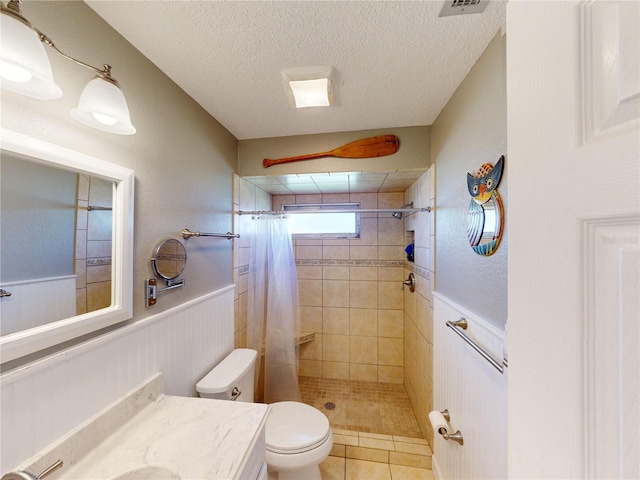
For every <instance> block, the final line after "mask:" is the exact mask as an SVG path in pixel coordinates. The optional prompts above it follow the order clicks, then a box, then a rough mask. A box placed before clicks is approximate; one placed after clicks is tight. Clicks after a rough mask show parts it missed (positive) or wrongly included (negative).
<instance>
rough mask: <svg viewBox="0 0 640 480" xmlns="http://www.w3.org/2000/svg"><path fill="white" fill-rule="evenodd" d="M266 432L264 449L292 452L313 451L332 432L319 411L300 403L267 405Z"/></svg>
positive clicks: (285, 452) (276, 451) (325, 418)
mask: <svg viewBox="0 0 640 480" xmlns="http://www.w3.org/2000/svg"><path fill="white" fill-rule="evenodd" d="M270 407H271V413H270V414H269V418H268V419H267V426H266V429H265V430H266V431H265V437H266V438H265V440H266V448H267V450H270V451H271V452H274V453H282V454H292V453H301V452H306V451H309V450H312V449H313V448H315V447H316V446H318V445H320V444H322V443H323V442H325V441H326V439H327V438H328V437H329V435H330V434H331V428H330V426H329V420H328V419H327V417H326V416H325V414H324V413H322V412H321V411H320V410H318V409H316V408H313V407H312V406H310V405H306V404H304V403H300V402H277V403H272V404H270Z"/></svg>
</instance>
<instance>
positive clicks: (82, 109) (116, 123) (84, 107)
mask: <svg viewBox="0 0 640 480" xmlns="http://www.w3.org/2000/svg"><path fill="white" fill-rule="evenodd" d="M71 116H72V117H73V118H75V119H76V120H78V121H79V122H82V123H84V124H85V125H89V126H90V127H93V128H97V129H99V130H104V131H105V132H110V133H117V134H120V135H132V134H134V133H136V129H135V127H134V126H133V125H132V124H131V119H130V118H129V107H128V106H127V101H126V100H125V98H124V95H123V94H122V90H120V87H118V86H117V85H116V84H115V83H114V82H112V81H110V80H106V79H105V78H103V77H101V76H96V77H94V78H93V79H92V80H91V81H90V82H89V83H88V84H87V86H86V87H84V90H83V91H82V94H81V95H80V100H79V102H78V108H74V109H72V110H71Z"/></svg>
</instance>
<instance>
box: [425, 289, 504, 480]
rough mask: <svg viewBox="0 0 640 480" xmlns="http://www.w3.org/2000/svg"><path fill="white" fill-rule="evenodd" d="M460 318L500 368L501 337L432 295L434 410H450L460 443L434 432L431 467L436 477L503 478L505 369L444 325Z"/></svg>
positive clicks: (492, 328) (463, 312) (448, 301)
mask: <svg viewBox="0 0 640 480" xmlns="http://www.w3.org/2000/svg"><path fill="white" fill-rule="evenodd" d="M461 317H464V318H465V319H466V320H467V322H468V325H469V326H468V329H467V330H466V334H467V335H468V336H469V337H470V338H471V339H473V340H474V341H475V342H476V343H477V344H478V345H479V346H481V347H482V348H483V349H484V350H485V351H486V352H487V353H489V354H490V355H491V357H493V358H494V359H496V360H497V361H498V362H499V363H500V364H502V359H503V352H504V351H505V340H506V338H505V334H504V332H502V331H499V330H498V329H496V328H495V327H493V326H492V325H490V324H489V323H487V322H486V321H484V320H482V319H480V318H478V317H477V316H474V315H473V314H472V313H470V312H468V311H465V310H464V309H462V308H461V307H460V306H458V305H456V304H455V303H453V302H451V301H450V300H448V299H447V298H446V297H444V296H442V295H439V294H437V293H434V332H433V336H434V345H433V349H434V351H433V358H434V366H433V368H434V372H433V375H434V385H433V397H434V398H433V408H434V409H435V410H439V411H442V410H444V409H447V410H449V414H450V416H451V421H450V426H451V431H450V432H449V433H454V432H456V431H457V430H460V432H461V433H462V436H463V438H464V445H459V444H457V443H455V442H453V441H446V440H444V438H443V437H442V436H441V435H439V434H438V433H437V432H434V445H433V447H434V454H433V469H434V473H435V474H436V476H437V478H440V479H447V480H453V479H470V478H473V479H483V478H486V479H496V478H507V369H506V368H505V369H504V373H500V372H499V371H498V370H497V369H496V368H494V367H493V366H492V365H491V364H490V363H489V362H487V361H486V360H485V359H484V358H483V357H482V356H480V354H479V353H477V352H476V351H475V350H473V349H472V348H471V346H469V345H468V344H467V343H466V342H465V341H464V340H463V339H462V338H460V337H459V336H458V335H457V334H456V333H455V332H454V331H453V330H452V329H451V328H449V327H447V326H446V323H447V321H452V322H455V321H457V320H459V319H460V318H461Z"/></svg>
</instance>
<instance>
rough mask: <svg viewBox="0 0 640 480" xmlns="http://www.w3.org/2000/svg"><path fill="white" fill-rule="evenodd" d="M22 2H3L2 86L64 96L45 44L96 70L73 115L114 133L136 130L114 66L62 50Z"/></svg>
mask: <svg viewBox="0 0 640 480" xmlns="http://www.w3.org/2000/svg"><path fill="white" fill-rule="evenodd" d="M21 3H22V0H10V1H9V2H8V4H7V6H6V7H5V6H4V4H2V3H0V9H1V15H0V20H1V22H0V34H1V35H2V51H1V56H0V84H1V86H2V88H4V89H6V90H10V91H12V92H16V93H20V94H22V95H26V96H28V97H33V98H37V99H40V100H50V99H54V98H60V97H61V96H62V90H61V89H60V87H59V86H58V85H56V83H55V81H54V80H53V73H52V71H51V63H50V62H49V57H47V54H46V52H45V49H44V45H47V46H49V47H51V48H53V49H54V50H55V51H56V52H58V53H59V54H60V55H62V56H63V57H65V58H67V59H69V60H72V61H74V62H75V63H77V64H78V65H82V66H83V67H86V68H88V69H89V70H93V71H94V72H95V73H96V76H95V77H93V79H92V80H91V81H90V82H89V83H88V84H87V86H86V87H85V88H84V90H83V91H82V94H81V95H80V100H79V102H78V107H77V108H74V109H72V110H71V116H72V117H73V118H75V119H76V120H78V121H79V122H82V123H84V124H85V125H89V126H91V127H93V128H97V129H100V130H104V131H106V132H110V133H117V134H119V135H132V134H134V133H136V129H135V127H134V126H133V125H132V124H131V120H130V118H129V108H128V107H127V101H126V100H125V98H124V95H123V94H122V90H120V85H118V82H117V81H116V79H115V78H113V77H112V76H111V67H110V66H109V65H104V66H103V68H102V69H99V68H96V67H93V66H91V65H89V64H87V63H84V62H81V61H79V60H76V59H75V58H73V57H70V56H69V55H66V54H65V53H63V52H61V51H60V50H59V49H58V47H56V46H55V44H54V43H53V42H52V41H51V39H50V38H49V37H47V36H46V35H45V34H43V33H42V32H41V31H40V30H38V29H37V28H35V27H34V26H33V25H31V23H29V21H28V20H27V19H25V18H24V17H23V16H22V11H21V8H20V4H21Z"/></svg>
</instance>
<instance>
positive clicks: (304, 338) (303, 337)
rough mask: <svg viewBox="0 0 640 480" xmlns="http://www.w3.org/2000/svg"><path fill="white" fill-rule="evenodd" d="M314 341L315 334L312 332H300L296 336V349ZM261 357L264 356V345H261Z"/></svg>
mask: <svg viewBox="0 0 640 480" xmlns="http://www.w3.org/2000/svg"><path fill="white" fill-rule="evenodd" d="M315 339H316V334H315V333H313V332H312V333H309V332H300V334H299V335H298V339H297V340H296V347H297V346H298V345H302V344H304V343H309V342H313V341H314V340H315ZM262 356H264V345H262Z"/></svg>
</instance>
